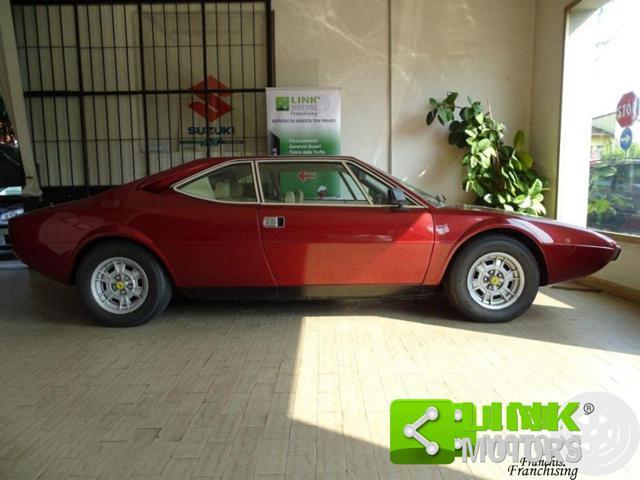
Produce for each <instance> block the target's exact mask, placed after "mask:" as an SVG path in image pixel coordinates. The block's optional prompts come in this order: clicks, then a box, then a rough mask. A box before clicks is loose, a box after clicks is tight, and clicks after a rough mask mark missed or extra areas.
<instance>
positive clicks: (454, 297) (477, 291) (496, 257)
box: [444, 235, 540, 322]
mask: <svg viewBox="0 0 640 480" xmlns="http://www.w3.org/2000/svg"><path fill="white" fill-rule="evenodd" d="M539 286H540V271H539V268H538V263H537V262H536V259H535V257H534V256H533V254H532V253H531V251H530V250H529V248H528V247H527V246H526V245H524V244H522V243H521V242H519V241H517V240H515V239H513V238H511V237H508V236H505V235H486V236H483V237H479V238H478V239H477V240H473V241H471V243H469V244H468V245H466V246H465V247H464V249H463V250H462V251H461V252H460V253H459V254H458V255H457V256H456V257H455V259H454V261H453V264H452V265H451V266H450V268H449V270H448V271H447V275H446V277H445V280H444V290H445V293H446V295H447V298H448V299H449V301H450V302H451V304H452V305H453V306H454V308H455V309H456V310H458V311H459V312H460V313H462V314H463V315H465V316H466V317H468V318H470V319H472V320H475V321H479V322H507V321H509V320H512V319H514V318H516V317H518V316H520V315H522V314H523V313H524V312H525V311H526V310H527V309H528V308H529V307H530V306H531V304H532V303H533V300H534V299H535V297H536V294H537V292H538V287H539Z"/></svg>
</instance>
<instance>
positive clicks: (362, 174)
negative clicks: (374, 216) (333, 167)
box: [349, 163, 389, 205]
mask: <svg viewBox="0 0 640 480" xmlns="http://www.w3.org/2000/svg"><path fill="white" fill-rule="evenodd" d="M349 168H350V169H351V171H352V172H353V174H354V175H355V177H356V178H357V179H358V181H359V182H360V184H361V185H362V186H363V187H364V188H365V189H366V191H367V195H369V197H370V198H371V201H372V203H373V204H374V205H387V203H388V198H389V186H388V185H386V184H384V183H382V182H381V181H380V180H378V178H377V177H374V176H373V175H371V174H370V173H369V172H367V171H366V170H363V169H362V168H360V167H358V166H357V165H354V164H353V163H349Z"/></svg>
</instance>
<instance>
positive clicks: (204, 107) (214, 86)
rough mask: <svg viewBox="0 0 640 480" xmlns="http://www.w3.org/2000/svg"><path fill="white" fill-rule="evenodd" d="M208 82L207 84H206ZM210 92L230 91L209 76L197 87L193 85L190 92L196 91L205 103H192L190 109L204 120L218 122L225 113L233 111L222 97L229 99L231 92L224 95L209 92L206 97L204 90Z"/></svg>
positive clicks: (197, 84)
mask: <svg viewBox="0 0 640 480" xmlns="http://www.w3.org/2000/svg"><path fill="white" fill-rule="evenodd" d="M205 82H206V83H205ZM205 88H206V89H209V90H220V89H228V88H229V87H227V86H226V85H225V84H224V83H222V82H221V81H219V80H218V79H217V78H215V77H213V76H211V75H209V76H208V77H207V79H206V80H203V81H202V82H198V83H196V84H195V85H192V86H191V88H190V90H192V91H194V94H195V95H196V96H197V97H198V98H200V99H202V100H204V101H203V102H191V103H190V104H189V108H190V109H192V110H193V111H194V112H196V113H197V114H198V115H200V116H201V117H203V118H206V119H207V120H209V121H210V122H213V121H214V120H217V119H218V118H220V117H221V116H223V115H224V114H225V113H228V112H230V111H231V110H233V107H232V106H231V105H229V104H228V103H226V102H225V101H224V100H222V99H221V98H220V97H228V96H229V95H231V93H230V92H224V93H217V94H216V93H214V92H208V93H207V94H206V95H205V92H204V91H203V90H204V89H205Z"/></svg>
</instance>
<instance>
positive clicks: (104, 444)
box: [0, 270, 640, 480]
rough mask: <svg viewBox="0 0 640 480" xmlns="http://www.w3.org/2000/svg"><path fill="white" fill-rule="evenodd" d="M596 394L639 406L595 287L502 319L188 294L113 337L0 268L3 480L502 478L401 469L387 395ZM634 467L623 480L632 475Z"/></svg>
mask: <svg viewBox="0 0 640 480" xmlns="http://www.w3.org/2000/svg"><path fill="white" fill-rule="evenodd" d="M593 390H599V391H602V390H604V391H609V392H613V393H616V394H618V395H620V396H621V397H623V398H624V399H625V400H626V401H627V402H628V403H629V404H631V405H632V406H633V407H634V409H635V410H636V412H638V411H640V408H639V407H640V404H639V401H638V398H639V397H638V393H639V390H640V307H638V306H637V305H633V304H631V303H627V302H625V301H622V300H619V299H616V298H614V297H610V296H608V295H605V294H602V293H596V292H584V291H573V290H566V289H558V288H545V289H543V290H542V293H541V294H540V295H539V297H538V299H537V301H536V304H535V305H534V306H533V307H532V309H531V310H530V311H529V312H528V313H527V314H526V315H525V316H524V317H522V318H520V319H517V320H515V321H514V322H511V323H508V324H503V325H479V324H474V323H469V322H464V321H461V320H460V319H459V317H458V316H457V315H456V314H455V313H454V312H452V311H451V310H450V309H449V308H448V307H447V306H446V304H445V303H444V301H443V300H442V298H438V297H436V298H434V299H432V300H431V301H427V300H411V301H408V300H392V301H391V300H385V301H366V302H306V303H305V302H300V303H288V304H285V303H246V304H232V303H201V302H188V301H179V302H177V303H176V304H175V305H173V306H171V307H170V308H169V310H168V311H167V312H166V313H165V314H164V315H163V316H162V317H161V318H160V319H158V320H156V321H154V322H152V323H150V324H148V325H146V326H144V327H141V328H135V329H124V330H117V329H105V328H99V327H96V326H95V325H94V324H93V323H92V322H91V320H90V319H89V318H87V315H86V314H85V311H84V310H83V308H82V305H81V304H80V302H79V300H78V299H77V297H76V296H75V295H74V292H73V291H72V290H71V289H69V288H66V287H63V286H60V285H57V284H54V283H52V282H50V281H48V280H46V279H44V278H43V277H41V276H39V275H37V274H32V273H29V272H28V271H26V270H0V478H2V479H5V478H8V479H14V478H15V479H35V478H38V479H43V480H44V479H47V480H48V479H66V478H74V479H80V478H92V479H96V478H98V479H118V480H119V479H125V478H138V479H152V478H163V479H169V478H175V479H187V478H190V477H192V478H195V479H201V478H202V479H204V478H230V479H251V478H260V479H278V478H291V479H306V478H318V479H324V478H327V479H329V478H332V479H341V478H342V479H344V478H362V479H375V478H381V479H385V478H402V479H405V478H406V479H409V478H415V479H433V478H435V479H440V478H447V479H448V478H460V479H465V480H467V479H472V478H479V479H485V478H486V479H491V478H505V473H504V470H503V469H502V467H498V466H496V465H493V464H485V465H472V466H469V465H467V464H463V463H461V462H456V463H454V464H453V465H451V466H443V467H411V468H410V467H405V466H394V465H391V464H390V463H389V460H388V456H389V452H388V443H389V440H388V436H389V432H388V431H389V427H388V422H389V416H388V407H389V402H390V401H391V400H393V399H395V398H407V397H416V398H421V397H432V398H433V397H436V398H451V399H454V400H457V401H463V400H471V401H477V402H480V403H488V402H491V401H516V400H517V401H523V402H526V401H536V400H537V401H552V400H556V401H564V400H567V399H569V398H571V397H572V396H574V395H576V394H578V393H581V392H586V391H593ZM638 458H639V457H638V455H636V457H635V458H634V460H633V461H632V463H631V464H629V465H627V467H626V469H625V470H624V471H619V472H618V474H617V475H616V476H615V478H637V472H638V470H639V468H638V467H639V466H640V462H639V461H638ZM512 478H513V477H512ZM565 478H566V477H565Z"/></svg>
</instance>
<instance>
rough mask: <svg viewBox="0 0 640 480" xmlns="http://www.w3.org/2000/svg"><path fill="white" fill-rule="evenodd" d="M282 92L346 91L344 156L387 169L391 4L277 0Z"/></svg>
mask: <svg viewBox="0 0 640 480" xmlns="http://www.w3.org/2000/svg"><path fill="white" fill-rule="evenodd" d="M273 10H274V11H275V19H276V25H275V31H276V34H275V40H276V52H275V55H276V82H277V85H278V86H279V87H305V86H307V87H315V86H325V87H341V88H342V152H343V153H345V154H348V155H354V156H357V157H360V158H362V159H363V160H366V161H368V162H370V163H372V164H374V165H376V166H378V167H381V168H384V169H385V170H386V169H387V165H388V163H387V162H388V155H389V150H388V144H389V122H388V119H389V108H388V104H389V100H388V99H389V82H388V77H389V56H388V50H389V35H388V33H389V29H388V20H389V11H388V2H387V0H351V1H348V2H345V1H343V0H273Z"/></svg>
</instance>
